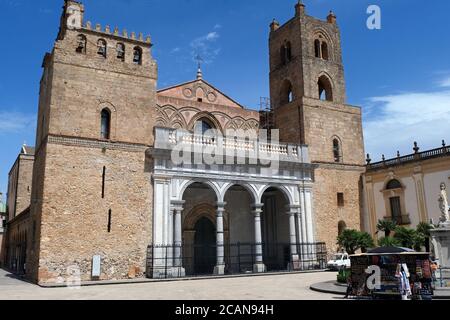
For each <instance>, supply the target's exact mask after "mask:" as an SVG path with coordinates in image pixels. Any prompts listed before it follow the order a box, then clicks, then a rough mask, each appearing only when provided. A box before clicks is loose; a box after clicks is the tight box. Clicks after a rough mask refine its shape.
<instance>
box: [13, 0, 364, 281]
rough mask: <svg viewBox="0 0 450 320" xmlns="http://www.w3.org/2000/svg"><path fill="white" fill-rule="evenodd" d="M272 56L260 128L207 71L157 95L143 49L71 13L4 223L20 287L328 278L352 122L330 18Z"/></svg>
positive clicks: (352, 174) (349, 172)
mask: <svg viewBox="0 0 450 320" xmlns="http://www.w3.org/2000/svg"><path fill="white" fill-rule="evenodd" d="M269 42H270V43H269V45H270V70H271V71H270V87H271V88H270V91H271V99H272V103H271V108H270V109H269V110H267V111H264V112H261V113H260V112H257V111H254V110H251V109H248V108H245V107H244V106H242V105H241V104H239V103H238V102H236V101H234V100H233V99H232V98H230V97H229V96H227V95H226V94H224V93H223V92H221V91H220V90H219V89H217V88H215V87H214V86H213V85H211V84H209V83H208V82H207V81H205V80H204V79H203V74H202V72H201V69H200V68H199V70H198V73H197V77H196V79H194V80H193V81H190V82H186V83H182V84H179V85H175V86H172V87H170V88H167V89H162V90H159V91H158V90H157V89H156V86H157V63H156V61H155V60H154V59H153V58H152V54H151V48H152V42H151V39H150V37H144V36H143V35H142V34H136V33H134V32H132V33H128V32H127V31H122V32H119V30H118V28H114V29H112V28H110V27H109V26H106V27H104V28H102V27H101V26H100V25H95V26H94V25H92V24H91V23H90V22H86V21H84V6H83V5H82V4H81V3H79V2H78V1H71V0H66V1H65V4H64V9H63V14H62V17H61V24H60V30H59V33H58V36H57V39H56V42H55V45H54V47H53V50H52V51H51V52H50V53H47V54H46V55H45V58H44V62H43V69H44V71H43V76H42V79H41V83H40V99H39V110H38V126H37V133H36V149H35V155H34V165H33V174H32V184H31V188H30V189H27V190H28V191H31V197H29V198H28V199H31V203H30V206H29V210H28V211H26V212H24V213H22V214H19V215H17V216H15V217H14V215H15V214H16V211H17V210H16V209H14V211H11V212H14V214H13V215H12V216H10V218H9V222H8V233H10V232H13V230H14V225H16V226H18V225H19V224H20V223H23V224H25V226H24V227H23V229H19V235H20V237H19V238H18V239H20V241H22V240H23V239H24V242H25V246H20V251H21V252H22V251H23V250H25V257H26V265H25V268H24V269H25V270H24V272H25V273H26V275H27V276H28V277H29V278H30V279H32V280H33V281H35V282H38V283H49V282H58V281H61V279H66V278H67V277H70V276H73V274H74V272H75V274H79V275H80V276H81V279H82V280H91V279H100V280H105V279H124V278H134V277H143V276H147V277H176V276H184V275H194V274H225V273H226V274H230V273H240V272H265V271H278V270H286V269H287V270H300V269H316V268H322V267H323V266H324V262H325V259H326V249H325V245H326V247H327V248H328V250H329V251H334V250H335V249H336V244H335V242H336V237H337V235H338V231H339V227H342V226H343V225H345V226H347V227H352V228H357V229H359V228H360V221H361V219H360V192H359V186H360V176H361V173H362V172H363V171H364V163H363V162H364V146H363V139H362V129H361V111H360V109H359V108H358V107H354V106H349V105H347V104H346V103H345V82H344V74H343V66H342V57H341V45H340V33H339V29H338V27H337V23H336V17H335V16H334V15H333V14H332V13H330V15H329V16H328V18H327V20H326V21H321V20H318V19H315V18H312V17H310V16H308V15H306V13H305V7H304V5H303V4H301V3H299V4H297V5H296V14H295V17H294V18H292V19H291V20H290V21H288V22H287V23H286V24H285V25H283V26H280V25H279V24H278V23H277V22H275V21H274V22H273V23H272V25H271V31H270V41H269ZM267 119H272V120H271V121H267ZM261 128H269V129H279V130H280V138H281V142H279V141H273V140H269V141H268V140H267V139H265V138H264V135H262V134H263V133H264V132H263V131H260V129H261ZM230 132H232V134H230ZM236 133H239V134H236ZM274 135H275V134H273V135H272V138H274ZM192 159H193V161H192ZM18 172H19V173H20V172H21V170H19V171H18ZM15 180H17V179H11V177H10V184H11V183H18V182H17V181H16V182H15ZM19 180H20V179H19ZM12 189H13V188H12ZM19 189H20V190H21V188H19ZM9 193H11V195H13V194H14V193H13V191H9ZM13 198H17V199H18V194H17V193H16V194H14V197H13ZM9 201H12V200H8V203H9ZM16 203H17V201H16ZM18 203H20V206H19V205H18V204H16V206H17V208H19V207H20V209H22V203H21V202H20V201H19V202H18ZM25 209H26V207H25ZM20 217H22V218H20ZM15 219H16V220H15ZM14 223H15V224H14ZM20 230H25V231H24V232H26V233H25V237H24V238H23V234H22V233H20V232H22V231H20ZM20 241H19V242H20ZM20 243H21V242H20ZM24 247H25V249H23V248H24ZM20 256H21V255H20ZM16 265H17V263H16ZM74 270H75V271H74Z"/></svg>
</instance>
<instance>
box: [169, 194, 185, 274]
mask: <svg viewBox="0 0 450 320" xmlns="http://www.w3.org/2000/svg"><path fill="white" fill-rule="evenodd" d="M184 203H185V201H172V206H173V213H174V243H173V245H174V250H173V257H174V267H175V268H177V269H178V270H175V271H178V275H179V276H180V277H181V276H185V274H186V273H185V271H184V269H183V259H182V256H181V253H182V246H183V243H182V238H183V235H182V232H183V228H182V226H181V213H182V212H183V205H184Z"/></svg>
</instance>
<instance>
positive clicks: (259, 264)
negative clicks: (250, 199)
mask: <svg viewBox="0 0 450 320" xmlns="http://www.w3.org/2000/svg"><path fill="white" fill-rule="evenodd" d="M263 206H264V204H261V203H258V204H255V205H254V210H253V215H254V217H255V264H254V265H253V272H255V273H261V272H266V266H265V265H264V262H263V247H262V232H261V213H262V207H263Z"/></svg>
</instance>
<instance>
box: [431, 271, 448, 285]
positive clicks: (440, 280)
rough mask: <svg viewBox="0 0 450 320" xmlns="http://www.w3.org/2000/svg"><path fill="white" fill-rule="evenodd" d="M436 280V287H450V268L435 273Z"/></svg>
mask: <svg viewBox="0 0 450 320" xmlns="http://www.w3.org/2000/svg"><path fill="white" fill-rule="evenodd" d="M434 278H435V279H434V283H435V286H436V287H441V288H444V287H450V268H444V267H440V268H439V269H437V270H436V271H435V272H434Z"/></svg>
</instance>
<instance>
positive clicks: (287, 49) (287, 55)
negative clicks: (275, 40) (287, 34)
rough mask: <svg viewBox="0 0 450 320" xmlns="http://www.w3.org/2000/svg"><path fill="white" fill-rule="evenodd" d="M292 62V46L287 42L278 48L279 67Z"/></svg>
mask: <svg viewBox="0 0 450 320" xmlns="http://www.w3.org/2000/svg"><path fill="white" fill-rule="evenodd" d="M291 60H292V46H291V43H290V42H289V41H287V42H285V43H284V44H283V45H282V46H281V48H280V62H281V65H283V66H284V65H286V64H287V63H288V62H289V61H291Z"/></svg>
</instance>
